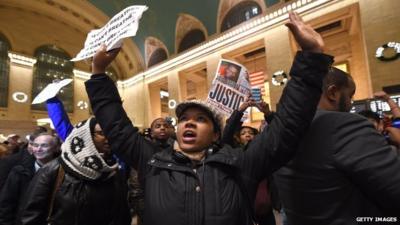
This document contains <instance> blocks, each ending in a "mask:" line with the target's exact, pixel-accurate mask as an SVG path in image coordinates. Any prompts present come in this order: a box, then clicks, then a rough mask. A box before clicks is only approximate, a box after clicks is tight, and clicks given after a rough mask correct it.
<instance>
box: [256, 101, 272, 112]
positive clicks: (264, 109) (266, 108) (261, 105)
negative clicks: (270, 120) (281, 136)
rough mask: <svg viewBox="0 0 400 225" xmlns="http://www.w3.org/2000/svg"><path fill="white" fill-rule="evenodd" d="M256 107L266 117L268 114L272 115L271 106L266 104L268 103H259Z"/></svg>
mask: <svg viewBox="0 0 400 225" xmlns="http://www.w3.org/2000/svg"><path fill="white" fill-rule="evenodd" d="M256 106H257V108H258V109H259V110H260V111H261V112H262V113H264V114H265V115H268V114H270V113H271V111H270V109H269V104H268V103H266V102H264V101H262V102H260V103H258V104H257V105H256Z"/></svg>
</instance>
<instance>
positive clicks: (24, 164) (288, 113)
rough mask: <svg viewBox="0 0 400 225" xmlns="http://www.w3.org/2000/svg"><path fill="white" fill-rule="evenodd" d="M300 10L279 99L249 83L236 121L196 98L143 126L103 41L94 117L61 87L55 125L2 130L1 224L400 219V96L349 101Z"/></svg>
mask: <svg viewBox="0 0 400 225" xmlns="http://www.w3.org/2000/svg"><path fill="white" fill-rule="evenodd" d="M289 18H290V20H289V22H288V23H287V24H286V25H287V26H288V28H289V29H290V31H291V32H292V34H293V36H294V38H295V40H296V41H297V43H298V45H299V46H300V47H301V49H302V51H299V52H298V53H297V54H296V56H295V58H294V62H293V65H292V69H291V72H290V74H291V80H290V81H289V82H288V84H287V86H286V87H285V89H284V91H283V93H282V97H281V99H280V101H279V104H278V107H277V110H276V112H272V111H271V110H270V108H269V105H268V104H267V103H265V102H264V101H261V102H256V101H254V99H252V97H251V96H248V98H247V99H246V100H245V101H244V102H243V103H242V104H241V105H240V107H239V108H238V109H237V110H235V111H234V112H233V113H232V115H231V116H230V117H229V118H227V120H226V121H223V118H222V116H221V115H220V114H219V113H218V112H216V111H215V109H214V108H212V107H210V106H209V105H207V104H205V103H204V102H201V101H185V102H182V103H180V104H179V105H178V106H177V108H176V111H175V114H176V117H177V118H178V122H177V127H174V126H173V125H172V122H171V120H170V118H157V119H155V120H154V121H152V123H151V125H150V127H149V128H148V129H145V130H143V131H142V132H140V131H139V129H138V128H137V127H135V126H134V125H133V124H132V122H131V121H130V120H129V118H128V117H127V114H126V112H125V111H124V109H123V107H122V101H121V98H120V96H119V93H118V91H117V88H116V87H115V84H114V82H113V81H112V80H111V79H110V78H109V77H108V76H107V75H105V68H106V67H107V66H108V65H109V64H110V63H111V62H112V61H113V60H114V58H115V57H116V56H117V54H118V51H119V49H117V50H112V51H109V52H106V51H105V46H102V48H101V49H100V50H99V51H98V52H97V53H96V55H95V56H94V58H93V62H92V73H93V75H92V77H91V79H89V80H88V81H87V82H86V83H85V85H86V91H87V93H88V96H89V99H90V102H91V106H92V109H93V113H94V117H90V118H87V119H86V120H84V121H82V122H80V123H78V124H76V125H72V124H71V122H70V121H69V118H68V114H67V113H66V112H65V110H64V106H63V104H62V102H61V101H60V100H59V99H58V98H57V97H54V98H51V99H49V100H47V102H46V105H47V109H48V114H49V117H50V118H51V120H52V122H53V124H54V125H55V130H54V131H52V130H48V129H46V128H44V127H37V128H35V129H34V130H33V131H32V132H31V134H29V135H28V136H27V137H26V139H24V138H21V137H20V136H19V135H17V134H12V135H9V136H8V138H7V140H6V141H5V142H4V143H1V144H0V225H17V224H18V225H20V224H23V225H42V224H53V225H56V224H66V225H72V224H79V225H92V224H93V225H94V224H96V225H103V224H104V225H129V224H131V219H132V218H133V217H137V218H138V221H137V222H138V224H147V225H159V224H160V225H161V224H163V225H179V224H182V225H183V224H185V225H189V224H190V225H197V224H199V225H227V224H236V225H250V224H260V225H274V224H285V225H296V224H298V225H310V224H321V225H326V224H332V225H333V224H358V223H359V222H360V221H361V222H363V224H379V223H380V222H390V223H391V224H399V223H400V157H399V153H400V150H399V148H400V128H397V127H396V126H394V125H393V124H394V123H395V122H396V121H397V119H400V108H399V107H398V105H397V104H396V103H395V102H394V101H393V100H392V99H390V97H389V96H388V95H387V94H386V93H384V92H378V93H376V94H375V97H376V98H378V99H380V100H383V101H386V102H387V103H388V105H389V106H390V108H391V114H392V118H389V117H387V116H386V117H384V118H381V116H380V115H378V114H376V113H374V112H372V111H363V112H360V113H359V115H357V114H352V113H349V111H350V109H351V99H352V97H353V95H354V93H355V91H356V86H355V83H354V81H353V80H352V78H351V77H350V76H349V75H348V74H346V73H345V72H343V71H341V70H339V69H336V68H333V67H331V65H332V63H333V57H331V56H329V55H326V54H323V47H324V43H323V40H322V38H321V36H320V35H319V34H318V33H316V32H315V31H314V30H313V29H312V28H311V27H310V26H308V25H306V24H305V23H304V22H303V21H302V19H301V18H300V17H299V16H298V15H297V14H295V13H290V15H289ZM250 107H255V108H258V109H259V111H260V112H262V113H263V114H264V119H265V121H264V122H263V123H262V124H263V125H262V126H260V127H259V128H254V127H251V126H244V125H243V122H242V118H243V115H244V113H245V111H246V109H248V108H250ZM223 124H225V126H223ZM365 217H371V218H373V219H372V220H363V218H365ZM360 218H361V219H360ZM377 218H378V219H377Z"/></svg>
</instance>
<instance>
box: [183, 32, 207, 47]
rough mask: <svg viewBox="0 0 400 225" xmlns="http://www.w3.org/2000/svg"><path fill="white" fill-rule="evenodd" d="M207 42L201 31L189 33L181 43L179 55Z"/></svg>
mask: <svg viewBox="0 0 400 225" xmlns="http://www.w3.org/2000/svg"><path fill="white" fill-rule="evenodd" d="M205 40H206V36H205V35H204V33H203V31H201V30H199V29H194V30H191V31H189V32H188V33H187V34H186V35H185V37H184V38H182V41H181V43H179V48H178V53H179V52H183V51H185V50H186V49H189V48H191V47H193V46H195V45H197V44H198V43H201V42H203V41H205Z"/></svg>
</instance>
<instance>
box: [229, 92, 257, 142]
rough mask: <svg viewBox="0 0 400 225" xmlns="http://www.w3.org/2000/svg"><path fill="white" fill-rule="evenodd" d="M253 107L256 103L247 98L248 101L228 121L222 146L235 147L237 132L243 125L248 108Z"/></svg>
mask: <svg viewBox="0 0 400 225" xmlns="http://www.w3.org/2000/svg"><path fill="white" fill-rule="evenodd" d="M253 105H254V101H253V100H252V99H251V98H247V100H246V101H244V102H243V103H242V104H241V105H240V106H239V109H238V110H235V111H233V113H232V115H231V116H230V117H229V119H228V120H227V121H226V125H225V128H224V131H223V133H222V139H221V142H222V144H227V145H230V146H232V147H234V145H235V141H234V136H235V132H237V131H238V130H239V129H240V127H241V126H242V124H243V122H242V121H241V119H242V117H243V113H244V111H246V109H247V108H248V107H251V106H253Z"/></svg>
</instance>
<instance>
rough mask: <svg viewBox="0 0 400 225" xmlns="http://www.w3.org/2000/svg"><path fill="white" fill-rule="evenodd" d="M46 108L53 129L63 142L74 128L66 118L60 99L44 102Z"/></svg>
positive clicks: (55, 98)
mask: <svg viewBox="0 0 400 225" xmlns="http://www.w3.org/2000/svg"><path fill="white" fill-rule="evenodd" d="M46 107H47V113H48V114H49V117H50V119H51V122H53V125H54V129H55V130H56V132H57V134H58V136H59V137H60V138H61V140H63V141H65V139H66V138H67V137H68V135H69V134H70V133H71V131H72V129H73V128H74V127H73V126H72V124H71V121H70V120H69V118H68V114H67V112H65V109H64V105H63V103H62V102H61V101H60V99H58V98H57V97H54V98H51V99H48V100H47V101H46Z"/></svg>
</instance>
